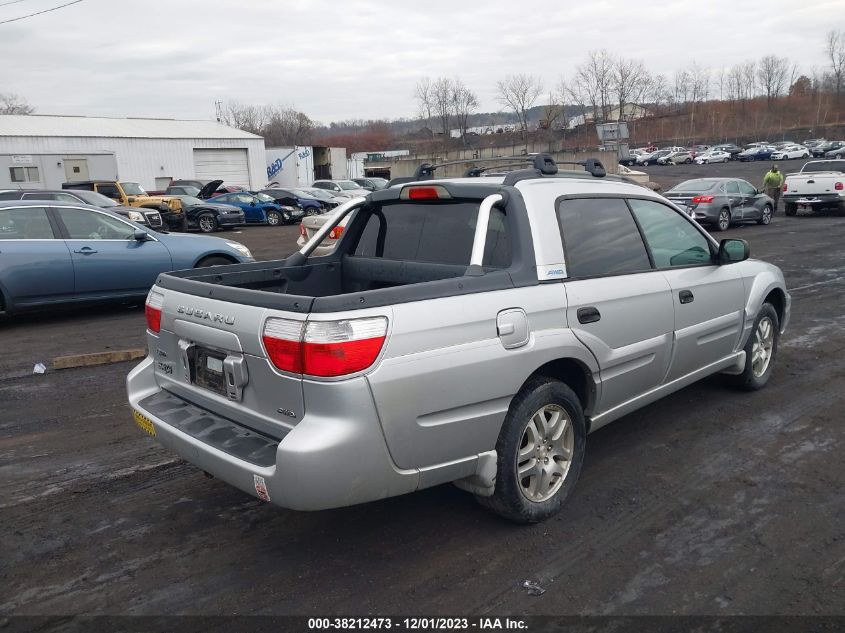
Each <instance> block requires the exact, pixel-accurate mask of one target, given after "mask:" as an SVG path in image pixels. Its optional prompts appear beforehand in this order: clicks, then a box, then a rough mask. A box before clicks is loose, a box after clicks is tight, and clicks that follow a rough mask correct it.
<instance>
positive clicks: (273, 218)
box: [267, 211, 282, 226]
mask: <svg viewBox="0 0 845 633" xmlns="http://www.w3.org/2000/svg"><path fill="white" fill-rule="evenodd" d="M281 221H282V216H280V215H279V212H278V211H268V212H267V224H269V225H270V226H278V225H279V224H280V223H281Z"/></svg>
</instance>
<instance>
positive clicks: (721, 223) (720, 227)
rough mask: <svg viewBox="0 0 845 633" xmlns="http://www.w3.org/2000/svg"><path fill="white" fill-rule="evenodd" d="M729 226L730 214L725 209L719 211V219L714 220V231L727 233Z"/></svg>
mask: <svg viewBox="0 0 845 633" xmlns="http://www.w3.org/2000/svg"><path fill="white" fill-rule="evenodd" d="M730 226H731V212H730V211H728V210H727V209H722V210H721V211H719V217H718V218H717V219H716V230H717V231H727V230H728V228H729V227H730Z"/></svg>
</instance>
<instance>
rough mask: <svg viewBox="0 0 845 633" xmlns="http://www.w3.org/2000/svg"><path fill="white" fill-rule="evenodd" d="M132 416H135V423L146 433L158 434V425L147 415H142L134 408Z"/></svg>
mask: <svg viewBox="0 0 845 633" xmlns="http://www.w3.org/2000/svg"><path fill="white" fill-rule="evenodd" d="M132 417H134V418H135V424H137V425H138V428H139V429H141V430H142V431H144V432H145V433H148V434H150V435H152V436H153V437H155V436H156V427H155V425H154V424H153V421H152V420H150V419H149V418H148V417H147V416H145V415H142V414H141V413H139V412H138V411H135V410H133V411H132Z"/></svg>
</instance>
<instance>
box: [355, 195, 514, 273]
mask: <svg viewBox="0 0 845 633" xmlns="http://www.w3.org/2000/svg"><path fill="white" fill-rule="evenodd" d="M478 206H479V203H477V202H459V203H449V204H444V203H440V204H392V205H388V206H384V207H381V208H380V209H377V210H376V211H374V212H373V213H372V214H371V215H370V217H369V219H368V220H367V224H366V226H365V228H364V232H363V234H362V235H361V238H360V239H359V240H358V246H357V247H356V249H355V255H357V256H360V257H382V258H384V259H392V260H399V261H413V262H428V263H436V264H453V265H459V266H467V265H469V260H470V256H471V255H472V243H473V238H474V237H475V223H476V220H477V219H478ZM482 263H483V265H484V266H489V267H492V268H507V267H508V266H510V263H511V248H510V239H509V235H508V226H507V221H506V218H505V214H504V212H502V211H501V210H499V209H496V208H494V209H493V210H492V211H491V213H490V222H489V224H488V227H487V241H486V243H485V248H484V259H483V260H482Z"/></svg>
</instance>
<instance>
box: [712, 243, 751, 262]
mask: <svg viewBox="0 0 845 633" xmlns="http://www.w3.org/2000/svg"><path fill="white" fill-rule="evenodd" d="M750 256H751V249H750V248H749V247H748V242H746V241H745V240H738V239H727V240H722V241H721V242H719V263H720V264H733V263H736V262H744V261H745V260H746V259H748V258H749V257H750Z"/></svg>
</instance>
